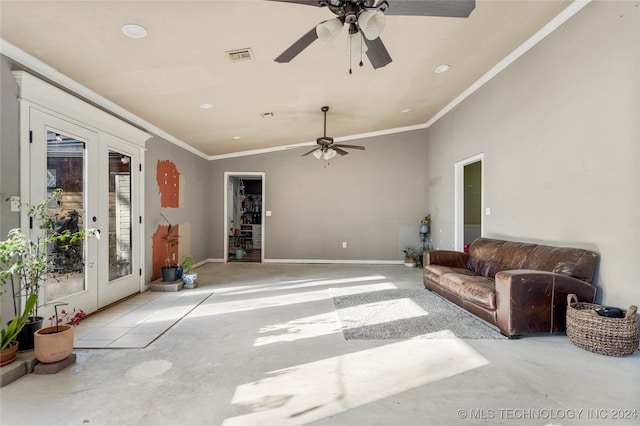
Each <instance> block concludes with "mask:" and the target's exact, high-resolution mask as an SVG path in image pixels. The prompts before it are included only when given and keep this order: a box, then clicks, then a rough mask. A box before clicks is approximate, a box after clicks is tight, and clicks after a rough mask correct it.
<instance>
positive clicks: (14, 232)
mask: <svg viewBox="0 0 640 426" xmlns="http://www.w3.org/2000/svg"><path fill="white" fill-rule="evenodd" d="M62 194H63V191H62V190H61V189H56V190H54V191H53V193H52V194H51V195H50V196H49V197H47V198H46V199H45V200H44V201H43V202H41V203H40V204H37V205H30V204H27V203H20V204H19V206H20V208H23V209H27V213H28V215H29V217H30V218H31V219H32V220H33V223H34V225H37V227H38V229H39V230H40V231H39V232H38V231H35V232H34V234H36V235H34V237H33V239H32V238H31V237H29V236H28V235H26V234H25V233H24V232H22V230H21V229H20V228H14V229H11V230H10V231H9V232H8V238H7V239H6V240H4V241H0V266H1V267H2V270H1V271H0V283H2V292H5V291H7V289H6V288H5V287H6V286H7V285H9V284H10V285H11V292H12V296H13V309H14V313H15V315H16V316H19V315H20V304H21V301H22V299H23V298H25V299H27V300H29V299H30V297H31V296H32V295H35V296H36V297H37V296H38V295H39V294H40V289H41V287H42V285H43V284H44V282H45V281H46V279H47V277H48V276H54V275H55V274H61V273H66V272H71V270H70V269H69V268H68V265H67V266H65V267H61V259H62V258H63V257H64V256H65V252H69V251H75V250H78V244H79V243H80V242H82V241H84V240H86V239H87V238H89V237H91V236H92V235H94V234H95V233H96V230H95V229H77V227H76V228H75V229H74V228H69V227H64V226H59V225H60V223H61V222H63V221H64V220H67V219H69V216H68V215H69V214H71V215H73V216H74V217H75V219H76V220H77V218H78V217H79V213H77V212H75V211H72V212H71V213H67V214H62V213H61V212H60V207H61V204H62V201H61V196H62ZM5 201H10V198H5ZM51 206H55V207H56V208H55V209H51V210H52V212H50V211H49V210H50V207H51ZM56 225H58V226H56ZM75 256H76V255H75V254H74V257H75ZM81 260H82V258H81ZM76 263H77V262H76ZM75 267H76V268H81V267H82V264H80V265H76V266H75ZM25 312H27V313H28V314H29V315H28V317H34V318H35V317H37V316H38V304H37V303H35V304H34V306H32V307H31V308H30V309H26V307H25Z"/></svg>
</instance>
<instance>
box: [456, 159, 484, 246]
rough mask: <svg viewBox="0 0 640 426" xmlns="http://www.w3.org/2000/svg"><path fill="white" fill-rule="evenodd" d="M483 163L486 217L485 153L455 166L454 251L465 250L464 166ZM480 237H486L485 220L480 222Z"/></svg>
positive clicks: (481, 202) (481, 185)
mask: <svg viewBox="0 0 640 426" xmlns="http://www.w3.org/2000/svg"><path fill="white" fill-rule="evenodd" d="M478 161H479V162H480V163H482V169H481V173H482V174H481V176H482V177H481V180H482V181H481V182H480V214H481V215H484V169H485V167H484V153H480V154H478V155H474V156H473V157H469V158H467V159H464V160H461V161H458V162H457V163H455V165H454V188H455V189H454V209H453V211H454V231H453V241H454V249H455V250H456V251H462V250H463V249H464V166H466V165H468V164H471V163H477V162H478ZM480 235H482V236H484V220H481V221H480Z"/></svg>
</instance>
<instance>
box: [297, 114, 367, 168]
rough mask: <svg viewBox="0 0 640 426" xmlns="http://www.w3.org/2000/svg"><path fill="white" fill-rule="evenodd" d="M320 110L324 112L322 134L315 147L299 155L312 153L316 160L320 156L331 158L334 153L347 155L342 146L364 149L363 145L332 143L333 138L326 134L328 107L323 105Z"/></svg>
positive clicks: (326, 158)
mask: <svg viewBox="0 0 640 426" xmlns="http://www.w3.org/2000/svg"><path fill="white" fill-rule="evenodd" d="M320 110H321V111H322V112H323V113H324V136H322V137H320V138H318V139H316V143H317V144H318V146H317V147H315V148H313V149H312V150H311V151H309V152H305V153H304V154H302V155H301V157H304V156H305V155H309V154H311V153H313V156H314V157H316V158H317V159H318V160H320V159H321V158H324V159H325V160H331V159H332V158H333V157H335V156H336V154H340V155H347V154H348V152H347V151H345V150H344V149H343V148H349V149H359V150H362V151H364V146H360V145H345V144H343V143H333V138H332V137H329V136H327V111H329V107H328V106H323V107H322V108H320Z"/></svg>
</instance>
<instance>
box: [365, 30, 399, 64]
mask: <svg viewBox="0 0 640 426" xmlns="http://www.w3.org/2000/svg"><path fill="white" fill-rule="evenodd" d="M360 32H362V30H360ZM362 38H363V40H364V42H365V44H366V45H367V47H368V50H367V58H369V61H370V62H371V65H372V66H373V68H374V69H377V68H382V67H384V66H385V65H387V64H389V63H390V62H391V55H389V52H388V51H387V48H386V47H384V43H382V40H381V39H380V37H378V38H376V39H374V40H369V39H368V38H366V37H364V36H363V37H362Z"/></svg>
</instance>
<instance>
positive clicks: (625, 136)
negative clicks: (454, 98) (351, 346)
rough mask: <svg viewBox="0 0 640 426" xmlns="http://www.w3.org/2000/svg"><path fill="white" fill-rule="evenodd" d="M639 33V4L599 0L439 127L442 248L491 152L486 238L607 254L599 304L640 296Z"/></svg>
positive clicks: (434, 177)
mask: <svg viewBox="0 0 640 426" xmlns="http://www.w3.org/2000/svg"><path fill="white" fill-rule="evenodd" d="M639 29H640V8H638V7H637V2H600V1H596V2H592V3H591V4H589V5H588V6H586V7H585V8H584V9H583V10H582V11H581V12H579V13H578V14H577V15H576V16H574V17H573V18H571V19H570V20H569V21H568V22H566V23H565V24H564V25H563V26H562V27H561V28H559V29H558V30H556V31H555V32H553V33H552V34H551V35H550V36H548V37H547V38H546V39H545V40H543V41H542V42H541V43H539V44H538V45H537V46H536V47H534V48H533V49H532V50H530V51H529V52H528V53H526V54H525V55H524V56H523V57H521V58H520V59H518V60H517V61H516V62H515V63H514V64H512V65H511V66H510V67H508V68H507V69H506V70H505V71H503V72H502V73H501V74H499V75H498V76H497V77H496V78H494V79H493V80H492V81H490V82H489V83H488V84H487V85H485V86H484V87H483V88H482V89H481V90H479V91H478V92H476V93H475V94H473V95H472V96H471V97H470V98H468V99H467V100H465V101H464V102H463V103H462V104H461V105H459V106H458V107H457V108H456V109H455V110H453V111H452V112H450V113H449V114H447V115H446V116H445V117H444V118H442V119H441V120H439V121H438V122H437V123H436V124H435V125H433V126H432V127H431V128H430V129H429V136H428V141H429V142H428V155H427V163H426V169H427V172H428V176H429V178H428V180H429V198H430V200H431V201H432V203H433V206H434V213H435V214H434V215H433V228H434V230H435V232H436V235H437V236H438V238H437V240H436V241H434V245H436V246H438V247H440V248H446V249H449V248H452V247H453V244H454V241H453V229H454V228H453V221H452V218H453V209H454V201H453V196H452V194H453V185H454V183H453V177H454V171H453V167H454V166H453V165H454V163H455V162H456V161H460V160H463V159H465V158H468V157H471V156H473V155H476V154H478V153H481V152H484V154H485V161H484V165H483V166H484V168H485V171H484V176H485V186H484V189H485V195H484V196H485V199H484V201H485V207H490V208H491V215H490V216H485V217H483V219H484V221H485V222H484V223H485V228H484V229H485V235H486V236H489V237H497V238H505V239H512V240H519V241H531V242H535V243H545V244H551V245H561V246H576V247H584V248H587V249H592V250H595V251H596V252H598V253H600V255H601V263H600V268H599V274H598V277H597V284H598V285H599V286H600V287H601V288H600V289H599V296H598V297H599V299H601V300H604V302H605V303H607V304H613V305H619V306H622V307H627V306H628V305H629V304H638V303H640V285H638V280H639V277H640V262H638V258H639V256H640V231H639V227H638V226H639V219H640V216H639V215H638V211H639V207H640V174H639V172H638V170H640V168H639V167H638V162H639V161H640V151H639V145H640V127H639V126H640V124H639V123H640V86H639V81H640V79H639V78H638V76H639V75H640V57H639V55H640V37H639V31H640V30H639Z"/></svg>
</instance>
